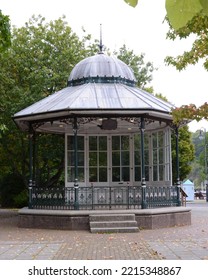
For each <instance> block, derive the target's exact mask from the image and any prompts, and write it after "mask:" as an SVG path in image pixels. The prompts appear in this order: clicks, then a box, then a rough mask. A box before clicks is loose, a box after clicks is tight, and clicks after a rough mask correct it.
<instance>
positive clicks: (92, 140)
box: [89, 136, 97, 151]
mask: <svg viewBox="0 0 208 280" xmlns="http://www.w3.org/2000/svg"><path fill="white" fill-rule="evenodd" d="M89 150H90V151H97V136H90V137H89Z"/></svg>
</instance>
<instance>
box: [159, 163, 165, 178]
mask: <svg viewBox="0 0 208 280" xmlns="http://www.w3.org/2000/svg"><path fill="white" fill-rule="evenodd" d="M163 174H164V172H163V165H160V166H159V180H160V181H163V179H164V175H163Z"/></svg>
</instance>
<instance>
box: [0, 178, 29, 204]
mask: <svg viewBox="0 0 208 280" xmlns="http://www.w3.org/2000/svg"><path fill="white" fill-rule="evenodd" d="M0 185H1V188H0V205H1V207H23V206H26V205H27V201H28V199H27V191H26V188H25V185H24V182H23V180H22V178H21V177H20V176H18V175H14V174H12V173H8V174H7V175H6V176H5V177H4V178H2V179H1V180H0ZM8 194H9V195H8ZM20 194H21V197H20Z"/></svg>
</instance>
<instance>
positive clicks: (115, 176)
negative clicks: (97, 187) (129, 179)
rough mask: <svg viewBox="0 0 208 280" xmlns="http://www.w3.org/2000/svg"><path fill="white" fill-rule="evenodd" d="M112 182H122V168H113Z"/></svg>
mask: <svg viewBox="0 0 208 280" xmlns="http://www.w3.org/2000/svg"><path fill="white" fill-rule="evenodd" d="M112 181H113V182H120V181H121V179H120V167H113V168H112Z"/></svg>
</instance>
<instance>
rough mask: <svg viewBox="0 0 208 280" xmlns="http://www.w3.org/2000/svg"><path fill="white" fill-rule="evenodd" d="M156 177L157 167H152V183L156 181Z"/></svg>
mask: <svg viewBox="0 0 208 280" xmlns="http://www.w3.org/2000/svg"><path fill="white" fill-rule="evenodd" d="M157 180H158V177H157V166H156V165H154V166H153V181H157Z"/></svg>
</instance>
